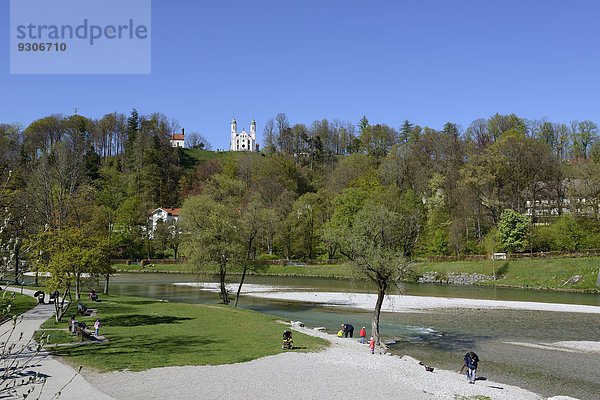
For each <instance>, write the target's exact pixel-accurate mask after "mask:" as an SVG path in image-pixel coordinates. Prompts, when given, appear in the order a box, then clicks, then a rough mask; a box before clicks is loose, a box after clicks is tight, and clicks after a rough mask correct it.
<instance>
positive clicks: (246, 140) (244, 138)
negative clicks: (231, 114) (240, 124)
mask: <svg viewBox="0 0 600 400" xmlns="http://www.w3.org/2000/svg"><path fill="white" fill-rule="evenodd" d="M229 150H230V151H258V144H257V143H256V122H255V121H254V118H252V122H251V123H250V133H248V132H246V131H245V130H243V129H242V131H241V132H240V133H237V122H236V121H235V118H234V119H233V121H231V144H230V145H229Z"/></svg>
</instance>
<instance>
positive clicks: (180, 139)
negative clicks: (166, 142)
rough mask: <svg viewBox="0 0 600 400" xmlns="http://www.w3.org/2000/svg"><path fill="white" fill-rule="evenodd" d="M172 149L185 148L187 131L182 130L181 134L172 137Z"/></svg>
mask: <svg viewBox="0 0 600 400" xmlns="http://www.w3.org/2000/svg"><path fill="white" fill-rule="evenodd" d="M170 142H171V147H183V145H184V144H185V130H184V129H183V128H181V133H174V134H172V135H171V140H170Z"/></svg>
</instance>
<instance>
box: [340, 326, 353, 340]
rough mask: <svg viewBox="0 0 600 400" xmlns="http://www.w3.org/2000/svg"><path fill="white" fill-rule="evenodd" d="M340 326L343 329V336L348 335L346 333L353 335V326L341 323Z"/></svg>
mask: <svg viewBox="0 0 600 400" xmlns="http://www.w3.org/2000/svg"><path fill="white" fill-rule="evenodd" d="M342 328H343V329H344V332H343V333H344V337H348V334H350V337H352V336H353V335H354V327H353V326H352V325H350V324H342Z"/></svg>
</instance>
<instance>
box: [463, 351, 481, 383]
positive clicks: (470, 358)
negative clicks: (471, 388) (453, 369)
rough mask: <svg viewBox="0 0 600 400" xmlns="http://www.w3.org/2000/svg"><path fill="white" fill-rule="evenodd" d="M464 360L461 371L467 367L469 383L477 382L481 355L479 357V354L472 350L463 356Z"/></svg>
mask: <svg viewBox="0 0 600 400" xmlns="http://www.w3.org/2000/svg"><path fill="white" fill-rule="evenodd" d="M463 360H464V364H463V366H462V368H461V369H460V373H462V372H463V369H465V368H466V369H467V379H468V380H469V383H471V384H475V379H477V378H476V375H477V363H478V362H479V357H477V354H475V353H473V352H472V351H470V352H468V353H467V354H465V356H464V357H463Z"/></svg>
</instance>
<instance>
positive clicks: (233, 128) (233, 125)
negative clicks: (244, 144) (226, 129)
mask: <svg viewBox="0 0 600 400" xmlns="http://www.w3.org/2000/svg"><path fill="white" fill-rule="evenodd" d="M236 136H237V122H235V117H233V120H232V121H231V145H230V146H229V150H235V137H236Z"/></svg>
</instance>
